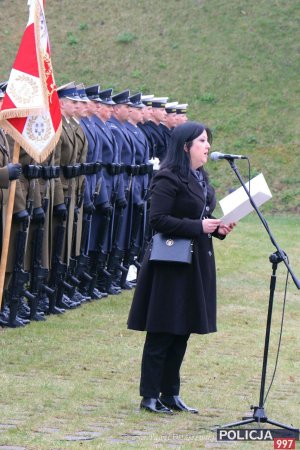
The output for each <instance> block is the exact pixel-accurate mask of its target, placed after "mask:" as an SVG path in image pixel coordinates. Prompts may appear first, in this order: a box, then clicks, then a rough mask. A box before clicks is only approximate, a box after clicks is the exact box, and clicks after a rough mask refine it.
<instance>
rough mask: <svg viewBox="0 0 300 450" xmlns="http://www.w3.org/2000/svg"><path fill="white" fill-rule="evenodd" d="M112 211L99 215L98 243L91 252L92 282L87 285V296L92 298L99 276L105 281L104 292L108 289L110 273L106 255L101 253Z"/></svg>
mask: <svg viewBox="0 0 300 450" xmlns="http://www.w3.org/2000/svg"><path fill="white" fill-rule="evenodd" d="M111 215H112V211H111V210H110V209H109V208H108V211H107V212H106V214H103V215H101V222H100V229H99V230H98V241H97V248H96V251H94V252H91V269H90V272H91V276H92V280H91V283H90V285H89V291H88V292H89V295H90V296H91V297H92V296H93V292H94V289H95V287H96V283H97V278H98V276H99V275H102V276H104V278H105V279H106V285H105V288H106V290H107V289H108V288H109V284H110V280H111V273H110V272H108V271H107V270H106V268H105V267H106V261H107V253H105V252H104V251H103V248H104V242H105V238H106V236H107V233H108V231H109V226H110V220H111Z"/></svg>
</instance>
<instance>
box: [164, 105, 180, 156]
mask: <svg viewBox="0 0 300 450" xmlns="http://www.w3.org/2000/svg"><path fill="white" fill-rule="evenodd" d="M177 105H178V102H172V103H167V104H166V107H165V110H166V115H165V117H164V119H163V122H162V123H161V124H160V127H161V129H162V131H163V134H164V138H165V145H166V148H168V145H169V141H170V138H171V134H172V131H173V129H174V128H175V127H176V124H177V122H176V118H177V114H176V106H177Z"/></svg>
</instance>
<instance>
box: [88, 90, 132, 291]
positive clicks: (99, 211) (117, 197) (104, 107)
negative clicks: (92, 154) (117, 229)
mask: <svg viewBox="0 0 300 450" xmlns="http://www.w3.org/2000/svg"><path fill="white" fill-rule="evenodd" d="M114 105H115V102H114V101H113V100H112V89H105V90H102V91H100V92H99V103H98V106H97V110H96V113H95V117H94V121H95V125H96V128H97V131H98V132H99V133H100V135H101V137H102V161H103V182H105V184H106V190H107V195H108V203H107V204H106V205H105V204H104V205H99V206H98V201H97V200H96V211H95V213H94V215H93V218H92V229H93V230H94V234H95V237H97V239H95V250H96V255H97V256H96V257H97V265H98V288H99V290H100V292H102V293H103V292H107V293H109V294H119V293H120V292H121V291H120V289H118V288H116V287H114V286H113V285H112V277H111V275H110V274H109V273H108V272H107V271H106V265H107V260H108V255H109V254H110V252H111V250H112V235H113V224H114V212H115V206H116V204H119V202H120V201H121V202H125V194H124V183H123V175H122V174H121V164H120V158H119V149H118V145H117V141H116V139H115V136H114V134H113V133H112V131H111V129H110V127H109V126H108V125H107V121H108V120H109V119H110V118H111V115H112V112H113V106H114Z"/></svg>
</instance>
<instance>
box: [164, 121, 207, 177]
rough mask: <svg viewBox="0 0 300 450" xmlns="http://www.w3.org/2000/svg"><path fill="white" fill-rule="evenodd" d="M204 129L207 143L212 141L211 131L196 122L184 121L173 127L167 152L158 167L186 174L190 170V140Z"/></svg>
mask: <svg viewBox="0 0 300 450" xmlns="http://www.w3.org/2000/svg"><path fill="white" fill-rule="evenodd" d="M204 130H206V132H207V137H208V141H209V143H211V142H212V133H211V131H210V129H209V128H208V127H206V126H205V125H203V124H202V123H198V122H190V121H188V122H185V123H183V124H181V125H178V127H176V128H174V130H173V131H172V134H171V139H170V142H169V145H168V148H167V154H166V157H165V158H164V160H163V161H162V163H161V165H160V168H161V169H164V168H168V169H172V170H175V171H176V172H179V173H180V174H181V175H184V176H187V175H188V173H189V171H190V168H191V167H190V166H191V161H190V154H189V152H188V151H186V150H185V145H186V148H187V150H189V149H190V148H191V146H192V141H193V140H194V139H196V138H197V137H198V136H200V134H202V133H203V131H204Z"/></svg>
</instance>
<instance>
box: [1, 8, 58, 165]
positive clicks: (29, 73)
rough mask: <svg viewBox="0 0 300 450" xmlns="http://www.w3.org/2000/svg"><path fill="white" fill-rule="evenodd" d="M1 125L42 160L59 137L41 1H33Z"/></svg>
mask: <svg viewBox="0 0 300 450" xmlns="http://www.w3.org/2000/svg"><path fill="white" fill-rule="evenodd" d="M0 126H1V127H2V128H4V129H5V130H6V131H7V133H8V134H10V135H11V136H12V137H13V138H14V139H15V141H16V142H18V143H19V144H20V146H21V147H23V148H24V150H25V151H26V152H27V153H28V154H29V155H30V156H32V158H34V159H35V160H36V161H37V162H39V163H41V162H43V161H44V160H45V159H46V158H47V157H48V156H49V154H50V153H51V152H52V151H53V149H54V147H55V145H56V144H57V142H58V140H59V137H60V133H61V112H60V106H59V101H58V96H57V92H56V85H55V81H54V76H53V70H52V64H51V57H50V44H49V37H48V30H47V25H46V20H45V15H44V6H43V1H42V0H31V1H30V9H29V19H28V23H27V27H26V29H25V32H24V35H23V38H22V41H21V44H20V47H19V51H18V53H17V56H16V59H15V62H14V64H13V67H12V70H11V73H10V77H9V81H8V85H7V89H6V94H5V97H4V100H3V104H2V109H1V111H0Z"/></svg>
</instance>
